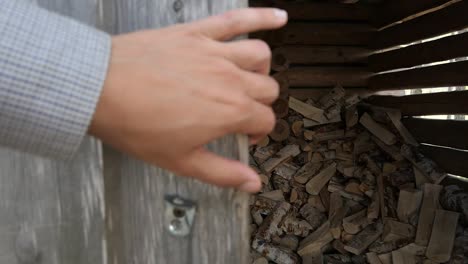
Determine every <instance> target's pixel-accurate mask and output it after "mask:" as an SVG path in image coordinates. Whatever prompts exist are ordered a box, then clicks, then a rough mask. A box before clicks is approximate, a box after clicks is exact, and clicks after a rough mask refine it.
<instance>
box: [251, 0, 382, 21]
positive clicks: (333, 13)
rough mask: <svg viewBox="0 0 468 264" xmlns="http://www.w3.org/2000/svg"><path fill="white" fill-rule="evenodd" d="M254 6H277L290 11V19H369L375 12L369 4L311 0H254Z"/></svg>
mask: <svg viewBox="0 0 468 264" xmlns="http://www.w3.org/2000/svg"><path fill="white" fill-rule="evenodd" d="M250 6H252V7H277V8H281V9H284V10H286V11H287V12H288V16H289V19H297V20H315V21H341V20H349V21H367V20H369V19H370V16H371V14H372V12H373V10H372V7H371V6H369V5H348V4H339V3H318V2H310V1H303V2H299V1H289V2H286V1H281V0H253V1H250Z"/></svg>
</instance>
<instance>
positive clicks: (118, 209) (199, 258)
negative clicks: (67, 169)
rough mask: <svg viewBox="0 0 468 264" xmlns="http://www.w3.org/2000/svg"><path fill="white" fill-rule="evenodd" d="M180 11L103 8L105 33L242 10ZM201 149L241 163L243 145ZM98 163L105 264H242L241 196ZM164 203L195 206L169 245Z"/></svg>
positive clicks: (156, 5)
mask: <svg viewBox="0 0 468 264" xmlns="http://www.w3.org/2000/svg"><path fill="white" fill-rule="evenodd" d="M181 3H183V5H181V6H182V8H181V9H179V8H174V1H173V0H171V1H168V0H114V1H104V6H103V7H102V10H103V12H104V17H105V21H106V27H105V29H106V30H107V31H109V32H111V33H120V32H128V31H135V30H138V29H142V28H157V27H163V26H167V25H170V24H175V23H182V22H186V21H191V20H194V19H198V18H201V17H206V16H208V15H210V14H216V13H220V12H222V11H226V10H228V9H233V8H239V7H242V6H246V5H247V2H246V1H244V0H235V1H233V0H204V1H194V0H193V1H182V2H181ZM179 7H180V6H179ZM107 23H108V24H107ZM209 149H210V150H212V151H214V152H216V153H219V154H220V155H223V156H225V157H228V158H232V159H239V158H240V159H241V160H242V161H243V162H247V157H248V140H247V138H246V137H243V136H242V137H237V136H234V135H233V136H229V137H225V138H223V139H221V140H219V141H216V142H215V143H212V144H210V145H209ZM104 160H105V162H106V165H105V171H104V174H105V189H106V194H107V195H108V196H107V198H106V201H107V202H108V203H109V206H108V209H107V221H106V224H107V245H108V255H109V257H108V259H109V261H110V262H111V263H112V264H127V263H134V264H137V263H144V264H160V263H161V264H162V263H177V264H189V263H190V264H202V263H203V264H204V263H226V264H237V263H247V258H248V256H249V243H248V241H249V237H250V234H249V230H248V226H249V221H250V220H249V214H248V198H249V197H248V195H247V194H246V193H241V192H237V191H234V190H232V189H229V190H228V189H221V188H217V187H213V186H210V185H207V184H203V183H200V182H198V181H196V180H194V179H191V178H183V177H179V176H175V175H174V174H173V173H171V172H169V171H166V170H162V169H160V168H156V167H153V166H150V165H148V164H145V163H144V162H141V161H139V160H136V159H133V158H130V157H128V156H126V155H124V154H120V153H116V152H114V151H112V150H109V149H105V151H104ZM165 195H179V196H181V197H183V198H185V199H189V200H191V201H193V202H195V203H196V205H197V207H196V214H195V219H194V223H193V226H192V231H191V233H190V234H189V235H188V236H185V237H176V236H174V235H172V234H171V233H170V232H169V231H168V228H167V223H165V213H164V212H165V202H164V197H165ZM89 263H92V262H89Z"/></svg>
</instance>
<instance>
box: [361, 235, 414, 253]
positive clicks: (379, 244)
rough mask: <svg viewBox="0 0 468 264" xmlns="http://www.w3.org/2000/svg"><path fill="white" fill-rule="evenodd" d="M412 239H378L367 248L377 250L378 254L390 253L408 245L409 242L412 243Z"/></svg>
mask: <svg viewBox="0 0 468 264" xmlns="http://www.w3.org/2000/svg"><path fill="white" fill-rule="evenodd" d="M411 241H412V239H407V238H404V239H398V240H393V241H387V242H385V241H381V240H378V241H375V242H374V243H372V244H371V245H370V246H369V248H368V249H367V250H368V251H370V252H375V253H377V254H382V253H389V252H392V251H394V250H397V249H399V248H401V247H403V246H406V245H408V243H410V242H411Z"/></svg>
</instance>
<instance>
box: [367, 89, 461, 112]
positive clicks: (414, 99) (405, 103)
mask: <svg viewBox="0 0 468 264" xmlns="http://www.w3.org/2000/svg"><path fill="white" fill-rule="evenodd" d="M367 101H368V102H369V103H371V104H374V105H378V106H384V107H390V108H398V109H400V110H401V112H402V114H403V115H407V116H420V115H443V114H468V104H467V103H466V102H468V91H455V92H446V93H432V94H418V95H408V96H381V95H378V96H372V97H369V98H368V99H367Z"/></svg>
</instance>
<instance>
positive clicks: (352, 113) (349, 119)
mask: <svg viewBox="0 0 468 264" xmlns="http://www.w3.org/2000/svg"><path fill="white" fill-rule="evenodd" d="M345 122H346V127H347V128H351V127H354V126H355V125H357V123H358V122H359V113H358V111H357V108H356V107H355V106H353V107H350V108H348V109H346V112H345Z"/></svg>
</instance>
